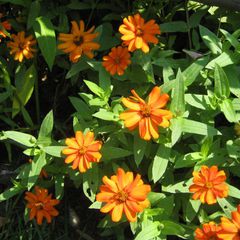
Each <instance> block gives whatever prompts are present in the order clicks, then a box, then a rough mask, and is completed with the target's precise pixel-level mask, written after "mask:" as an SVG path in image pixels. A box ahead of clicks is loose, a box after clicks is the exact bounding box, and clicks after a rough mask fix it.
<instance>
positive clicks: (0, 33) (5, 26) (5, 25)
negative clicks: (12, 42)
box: [0, 20, 12, 42]
mask: <svg viewBox="0 0 240 240" xmlns="http://www.w3.org/2000/svg"><path fill="white" fill-rule="evenodd" d="M0 24H1V25H2V26H1V27H2V28H3V29H0V36H2V37H4V38H6V37H7V35H6V33H5V31H4V30H8V31H9V30H11V28H12V26H11V24H10V23H9V22H8V21H7V20H6V21H4V22H1V23H0ZM0 42H1V39H0Z"/></svg>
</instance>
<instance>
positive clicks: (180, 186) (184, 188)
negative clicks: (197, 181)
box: [162, 178, 192, 193]
mask: <svg viewBox="0 0 240 240" xmlns="http://www.w3.org/2000/svg"><path fill="white" fill-rule="evenodd" d="M191 184H192V178H190V179H188V180H184V181H181V182H178V183H176V184H174V185H168V186H162V191H163V192H169V193H189V187H190V185H191Z"/></svg>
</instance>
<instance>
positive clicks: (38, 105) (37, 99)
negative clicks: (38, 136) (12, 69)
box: [34, 78, 40, 124]
mask: <svg viewBox="0 0 240 240" xmlns="http://www.w3.org/2000/svg"><path fill="white" fill-rule="evenodd" d="M34 92H35V104H36V115H37V123H38V124H40V104H39V87H38V78H37V79H36V81H35V91H34Z"/></svg>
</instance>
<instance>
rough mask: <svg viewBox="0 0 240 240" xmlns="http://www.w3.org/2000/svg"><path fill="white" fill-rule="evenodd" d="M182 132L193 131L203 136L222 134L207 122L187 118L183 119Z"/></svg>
mask: <svg viewBox="0 0 240 240" xmlns="http://www.w3.org/2000/svg"><path fill="white" fill-rule="evenodd" d="M182 127H183V132H186V133H195V134H199V135H205V136H209V137H210V136H215V135H222V134H221V132H219V131H218V130H217V129H216V128H214V127H212V126H209V125H208V124H205V123H202V122H197V121H193V120H189V119H183V125H182Z"/></svg>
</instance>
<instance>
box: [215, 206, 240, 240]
mask: <svg viewBox="0 0 240 240" xmlns="http://www.w3.org/2000/svg"><path fill="white" fill-rule="evenodd" d="M221 227H222V230H221V231H219V232H218V234H217V235H218V237H219V238H220V239H224V240H240V205H238V207H237V211H234V212H232V219H228V218H226V217H222V218H221Z"/></svg>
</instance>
